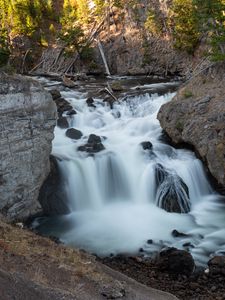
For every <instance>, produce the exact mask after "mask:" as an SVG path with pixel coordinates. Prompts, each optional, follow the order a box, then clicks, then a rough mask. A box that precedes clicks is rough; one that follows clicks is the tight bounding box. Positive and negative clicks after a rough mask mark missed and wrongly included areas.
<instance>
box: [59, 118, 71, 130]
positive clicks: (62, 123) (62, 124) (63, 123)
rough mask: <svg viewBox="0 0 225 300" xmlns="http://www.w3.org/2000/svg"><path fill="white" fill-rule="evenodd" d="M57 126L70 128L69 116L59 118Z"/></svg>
mask: <svg viewBox="0 0 225 300" xmlns="http://www.w3.org/2000/svg"><path fill="white" fill-rule="evenodd" d="M57 126H58V127H60V128H62V129H65V128H68V127H69V123H68V121H67V118H66V117H60V118H58V120H57Z"/></svg>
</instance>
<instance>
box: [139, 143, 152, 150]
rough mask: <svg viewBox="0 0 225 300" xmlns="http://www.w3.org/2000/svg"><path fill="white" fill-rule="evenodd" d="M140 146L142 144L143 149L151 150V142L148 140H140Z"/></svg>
mask: <svg viewBox="0 0 225 300" xmlns="http://www.w3.org/2000/svg"><path fill="white" fill-rule="evenodd" d="M141 146H142V148H143V150H152V143H151V142H149V141H146V142H142V143H141Z"/></svg>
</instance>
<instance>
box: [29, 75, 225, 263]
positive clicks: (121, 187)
mask: <svg viewBox="0 0 225 300" xmlns="http://www.w3.org/2000/svg"><path fill="white" fill-rule="evenodd" d="M38 79H39V81H41V82H42V83H43V84H44V85H45V86H46V88H48V89H51V86H53V88H54V85H55V84H58V86H57V88H59V89H60V90H61V95H62V97H63V98H65V99H66V100H68V101H69V102H70V103H71V105H72V106H73V108H74V109H75V110H76V112H77V114H76V115H74V116H70V117H68V122H69V127H70V128H76V129H78V130H80V131H81V132H82V134H83V135H82V137H81V139H78V140H74V139H70V138H68V137H67V136H66V135H65V132H66V129H61V128H59V127H56V128H55V139H54V141H53V150H52V154H53V155H54V156H55V157H56V158H57V159H58V165H59V168H60V171H61V173H62V175H63V178H64V181H65V189H66V195H67V199H68V200H67V201H68V207H69V211H70V213H69V214H66V215H60V216H55V217H40V218H37V219H36V220H35V221H34V222H33V227H34V228H36V229H37V230H38V231H40V232H41V233H42V234H46V235H51V236H56V237H58V238H59V239H60V240H61V241H62V242H63V243H65V244H66V245H70V246H74V247H78V248H82V249H85V250H87V251H89V252H91V253H95V254H97V255H99V256H108V255H116V254H121V253H123V254H134V255H136V254H138V253H139V254H140V251H141V254H142V255H146V256H151V255H154V254H155V253H156V252H157V251H159V250H161V249H162V248H164V247H176V248H179V249H186V250H188V251H190V253H191V254H192V255H193V257H194V259H195V260H196V262H197V264H199V265H205V264H206V263H207V261H208V259H209V257H210V256H212V255H215V254H224V253H225V240H224V236H225V204H224V203H225V202H224V200H223V197H222V196H220V195H219V194H218V193H216V192H215V191H214V190H213V188H212V187H211V185H210V183H209V181H208V180H207V177H206V174H205V171H204V168H203V165H202V163H201V161H200V160H199V159H197V158H196V156H195V154H194V153H193V152H191V151H189V150H184V149H175V148H173V147H171V146H170V145H168V144H166V142H165V141H164V139H163V138H162V129H161V127H160V124H159V122H158V120H157V112H158V110H159V109H160V107H161V105H163V104H164V103H166V102H167V101H170V100H171V99H172V98H173V96H174V95H175V90H176V88H177V86H178V83H177V82H152V81H151V80H148V82H146V80H142V79H141V78H135V77H134V78H126V77H124V78H112V79H111V80H110V82H113V80H120V82H121V84H124V86H125V90H124V91H123V92H120V94H119V96H118V97H119V101H118V102H117V103H115V104H114V106H113V109H111V108H110V106H109V105H107V103H106V102H103V96H99V94H97V93H96V95H95V91H97V90H98V89H101V88H102V87H104V86H105V82H100V81H99V82H93V83H85V84H81V85H80V86H79V87H78V88H76V89H69V88H63V87H62V86H61V85H60V83H57V82H53V81H49V80H46V79H44V78H38ZM90 93H92V94H93V98H94V105H95V107H89V106H88V105H87V103H86V99H87V97H88V96H89V95H90ZM91 134H95V135H96V136H98V137H100V139H101V144H102V145H103V146H104V147H102V149H101V151H99V152H96V153H90V152H89V153H88V152H86V151H79V149H80V148H79V147H80V146H83V145H85V144H87V140H88V138H89V136H90V135H91ZM143 142H144V143H143ZM174 199H175V200H174ZM168 201H172V202H173V203H172V204H171V203H170V202H169V204H168Z"/></svg>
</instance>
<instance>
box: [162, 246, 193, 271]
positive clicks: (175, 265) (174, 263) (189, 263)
mask: <svg viewBox="0 0 225 300" xmlns="http://www.w3.org/2000/svg"><path fill="white" fill-rule="evenodd" d="M157 265H158V267H159V269H160V270H162V271H166V272H169V273H172V274H174V275H180V274H181V275H186V276H190V275H191V274H192V273H193V272H194V269H195V263H194V259H193V257H192V256H191V254H190V253H188V252H187V251H184V250H178V249H176V248H169V249H167V250H163V251H161V252H160V253H159V257H158V258H157Z"/></svg>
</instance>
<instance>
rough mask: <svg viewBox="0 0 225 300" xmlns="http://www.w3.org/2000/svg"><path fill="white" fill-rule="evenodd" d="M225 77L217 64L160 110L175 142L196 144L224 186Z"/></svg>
mask: <svg viewBox="0 0 225 300" xmlns="http://www.w3.org/2000/svg"><path fill="white" fill-rule="evenodd" d="M224 95H225V77H224V65H223V64H222V65H216V66H214V67H212V68H210V69H208V70H206V71H204V72H203V73H201V74H200V75H198V76H196V77H194V78H193V79H192V80H191V81H190V82H189V83H187V84H186V85H185V86H184V87H181V88H180V90H179V91H178V94H177V95H176V96H175V97H174V99H173V100H172V101H171V102H169V103H166V104H164V105H163V106H162V107H161V109H160V111H159V114H158V119H159V121H160V124H161V126H162V128H163V129H164V130H165V131H166V133H167V134H168V135H169V136H170V138H171V139H172V142H173V143H174V144H180V143H187V144H189V145H192V146H194V148H195V150H196V152H197V153H198V154H199V156H200V157H201V159H202V160H203V162H205V163H206V165H207V166H208V169H209V171H210V172H211V174H212V175H213V176H214V178H215V179H216V181H217V183H218V184H219V185H220V186H221V187H222V188H223V190H224V189H225V126H224V124H225V101H224Z"/></svg>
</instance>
